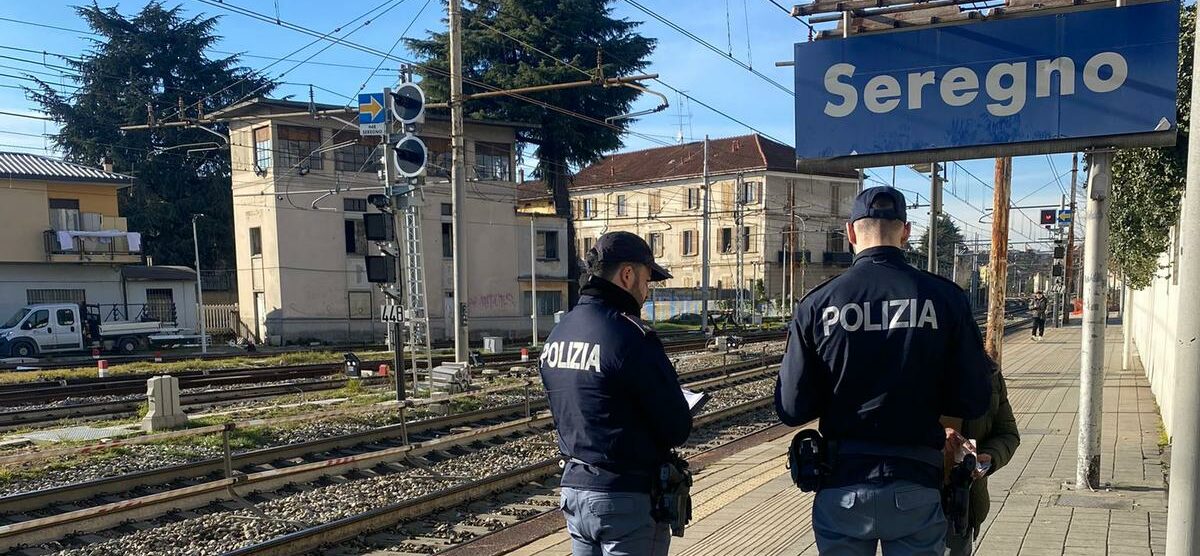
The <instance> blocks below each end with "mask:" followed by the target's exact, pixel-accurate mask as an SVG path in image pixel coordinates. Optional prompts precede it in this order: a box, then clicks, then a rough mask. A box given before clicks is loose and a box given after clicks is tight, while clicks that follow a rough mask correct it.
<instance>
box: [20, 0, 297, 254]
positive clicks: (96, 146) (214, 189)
mask: <svg viewBox="0 0 1200 556" xmlns="http://www.w3.org/2000/svg"><path fill="white" fill-rule="evenodd" d="M76 13H78V15H79V16H80V17H81V18H82V19H83V20H84V22H85V23H87V25H88V27H90V28H91V29H92V31H94V32H95V33H96V34H98V35H99V36H100V38H97V39H93V44H92V47H91V50H90V52H88V53H87V54H85V55H84V56H83V57H82V58H81V59H80V60H78V61H69V62H68V63H69V64H70V65H71V67H72V68H73V69H74V70H75V71H76V73H78V74H79V76H80V77H79V80H78V82H77V84H78V85H79V88H78V89H77V90H75V91H74V92H73V93H69V94H67V93H62V92H59V91H58V90H57V89H56V88H55V87H54V86H52V85H51V84H48V83H40V84H39V86H38V87H37V88H36V89H32V90H29V91H28V93H29V95H30V96H31V98H33V99H34V100H35V101H37V102H38V103H39V104H41V106H42V111H43V112H44V113H46V114H47V115H48V116H50V117H51V118H53V119H54V120H55V121H56V122H59V123H60V124H61V125H62V129H61V130H60V131H59V133H58V134H56V135H55V136H54V138H53V139H54V142H55V144H56V145H57V146H58V147H59V148H60V149H61V150H62V152H63V153H64V157H65V158H66V159H67V160H69V161H71V162H77V163H80V164H86V165H90V166H99V165H100V163H101V160H102V159H103V158H105V157H109V158H110V159H111V160H112V161H113V163H114V170H115V171H117V172H122V173H127V174H130V175H132V176H133V177H134V184H133V186H131V187H129V188H126V189H125V190H123V191H122V192H121V194H120V206H121V214H122V215H123V216H125V217H127V218H128V219H129V229H130V230H131V231H137V232H141V233H142V234H143V237H144V238H145V246H144V249H145V251H146V254H148V255H150V256H152V257H153V258H154V262H155V263H157V264H183V265H188V266H190V265H191V263H192V260H193V249H192V230H191V226H190V223H191V215H192V214H195V213H203V214H204V215H205V216H206V218H204V219H203V220H201V221H200V223H199V229H200V237H201V245H200V256H201V259H202V264H203V265H204V266H205V267H206V268H231V267H232V266H233V264H234V261H233V235H232V234H233V217H232V208H233V198H232V194H231V190H230V163H229V148H228V147H227V146H226V144H225V141H223V140H221V139H220V138H218V137H216V136H214V135H213V134H210V133H208V132H207V131H204V130H201V129H195V128H190V129H189V128H182V127H169V128H156V129H154V130H152V131H128V132H124V131H121V130H120V129H119V127H120V126H121V125H124V124H129V123H145V122H147V120H148V117H149V112H150V111H153V113H154V114H155V117H156V118H157V119H159V120H162V121H171V120H179V119H181V117H183V116H181V114H180V113H179V107H180V105H182V106H184V108H185V114H186V117H189V118H194V117H196V116H197V114H198V112H199V111H202V112H203V113H205V114H208V113H211V112H213V111H215V110H217V109H219V108H222V107H224V106H227V105H228V104H230V103H233V102H236V101H238V100H241V99H244V98H247V97H249V96H253V95H261V94H267V93H269V92H270V90H271V88H272V87H273V85H272V84H271V82H270V81H269V80H267V79H264V78H262V77H260V76H258V75H255V74H254V73H252V72H250V71H249V70H247V69H245V68H241V67H238V65H237V64H238V57H237V56H229V57H225V58H219V59H210V58H208V57H207V56H206V55H205V51H206V50H207V49H208V48H209V47H211V46H212V45H213V44H214V43H215V42H217V41H218V40H219V38H220V37H218V36H217V35H215V34H214V28H215V27H216V24H217V18H215V17H203V16H196V17H192V18H185V17H183V15H182V14H181V10H180V8H179V7H175V8H170V9H168V8H165V7H164V6H163V5H162V4H160V3H158V2H152V3H150V4H148V5H146V6H145V7H144V8H143V9H142V11H141V12H140V13H138V14H137V15H134V16H131V17H126V16H124V15H122V14H120V13H119V12H117V10H116V9H115V8H101V7H100V6H99V5H98V4H96V3H95V2H93V3H92V4H91V5H90V6H83V7H79V8H76ZM213 129H214V130H215V131H217V132H218V133H221V134H225V133H226V132H227V130H226V129H225V128H224V127H223V126H216V127H215V128H213ZM214 142H215V143H219V147H218V148H215V149H212V150H206V151H201V152H194V153H192V154H188V153H187V150H188V149H187V148H178V149H170V150H165V149H168V148H170V147H175V146H179V145H187V144H201V143H214ZM198 146H201V147H203V146H208V147H212V146H214V145H212V144H210V145H198Z"/></svg>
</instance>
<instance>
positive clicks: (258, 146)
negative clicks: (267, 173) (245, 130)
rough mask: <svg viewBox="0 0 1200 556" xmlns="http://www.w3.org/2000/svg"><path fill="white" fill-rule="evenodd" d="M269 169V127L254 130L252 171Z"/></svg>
mask: <svg viewBox="0 0 1200 556" xmlns="http://www.w3.org/2000/svg"><path fill="white" fill-rule="evenodd" d="M270 167H271V126H263V127H260V128H258V129H255V130H254V170H255V171H260V170H266V169H267V168H270Z"/></svg>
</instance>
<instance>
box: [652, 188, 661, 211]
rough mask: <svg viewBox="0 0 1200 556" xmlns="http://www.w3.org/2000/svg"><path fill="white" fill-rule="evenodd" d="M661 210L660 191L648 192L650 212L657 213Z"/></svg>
mask: <svg viewBox="0 0 1200 556" xmlns="http://www.w3.org/2000/svg"><path fill="white" fill-rule="evenodd" d="M661 210H662V191H652V192H650V214H658V213H659V211H661Z"/></svg>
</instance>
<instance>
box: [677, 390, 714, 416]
mask: <svg viewBox="0 0 1200 556" xmlns="http://www.w3.org/2000/svg"><path fill="white" fill-rule="evenodd" d="M680 390H683V399H684V400H686V401H687V404H688V411H691V412H692V415H695V414H696V413H699V411H700V408H701V407H704V403H705V402H707V401H708V394H705V393H704V392H693V391H691V390H688V389H687V388H680Z"/></svg>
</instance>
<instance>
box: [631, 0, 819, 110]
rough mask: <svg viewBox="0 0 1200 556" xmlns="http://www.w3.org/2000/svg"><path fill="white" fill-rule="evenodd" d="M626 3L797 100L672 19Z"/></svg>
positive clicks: (775, 83) (779, 86) (766, 78)
mask: <svg viewBox="0 0 1200 556" xmlns="http://www.w3.org/2000/svg"><path fill="white" fill-rule="evenodd" d="M625 2H627V3H628V4H629V5H631V6H633V7H635V8H637V9H638V10H641V11H642V13H645V14H646V15H648V16H650V17H652V18H654V19H656V20H658V21H659V22H661V23H662V24H663V25H666V26H667V27H670V28H672V29H674V30H676V31H678V32H679V33H681V34H682V35H683V36H685V37H687V38H689V39H691V40H692V41H694V42H696V43H697V44H699V45H701V46H703V47H705V48H707V49H709V50H711V51H713V52H715V53H716V54H717V55H719V56H721V57H722V58H725V59H726V60H729V61H731V62H733V63H734V64H737V65H738V66H739V67H741V68H742V69H744V70H746V71H748V72H750V73H751V74H753V75H755V76H756V77H758V78H759V79H762V80H763V81H766V82H767V83H769V84H771V85H772V86H774V87H775V88H777V89H779V90H781V91H783V92H785V93H787V94H788V95H789V96H791V97H793V98H795V96H796V93H795V92H793V91H792V90H791V89H788V88H787V87H786V86H784V85H783V84H782V83H780V82H778V81H775V80H774V79H772V78H771V77H769V76H767V75H766V74H764V73H762V72H760V71H758V70H756V69H754V68H752V67H750V66H749V65H747V64H746V63H745V62H743V61H741V60H738V59H737V58H734V57H733V56H731V55H729V54H726V53H724V52H721V49H720V48H717V47H716V46H714V45H713V44H712V43H710V42H708V41H706V40H704V39H702V38H700V37H698V36H696V35H695V34H694V33H692V32H691V31H688V30H687V29H684V28H683V27H682V26H680V25H679V24H677V23H675V22H673V21H671V20H670V19H668V18H666V17H664V16H662V15H660V14H659V13H658V12H655V11H654V10H651V9H650V8H647V7H646V6H643V5H642V4H641V3H639V2H638V1H637V0H625Z"/></svg>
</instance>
